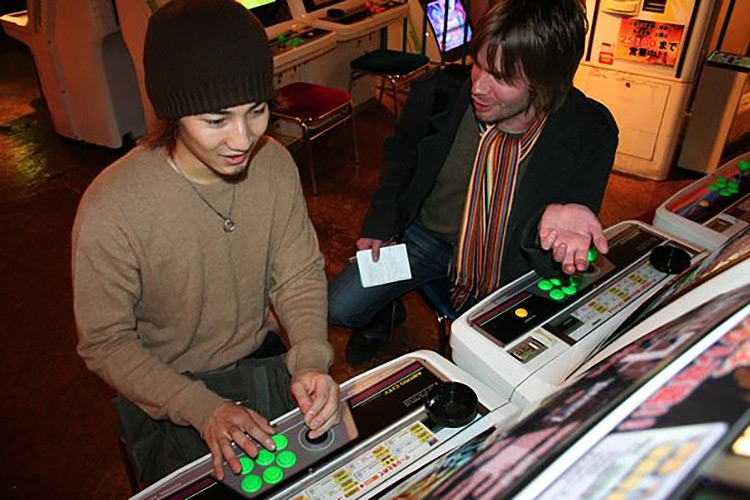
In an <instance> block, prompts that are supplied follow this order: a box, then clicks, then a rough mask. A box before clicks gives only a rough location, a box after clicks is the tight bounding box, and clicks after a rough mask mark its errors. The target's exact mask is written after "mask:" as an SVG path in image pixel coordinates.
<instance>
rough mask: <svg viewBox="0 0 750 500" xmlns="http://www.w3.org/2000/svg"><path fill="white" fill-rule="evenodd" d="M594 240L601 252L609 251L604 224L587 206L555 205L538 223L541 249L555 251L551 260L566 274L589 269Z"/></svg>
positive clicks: (549, 208) (551, 206)
mask: <svg viewBox="0 0 750 500" xmlns="http://www.w3.org/2000/svg"><path fill="white" fill-rule="evenodd" d="M592 241H593V243H594V246H595V247H596V249H598V250H599V251H600V252H601V253H607V251H608V250H609V246H608V244H607V237H606V236H605V235H604V231H603V230H602V225H601V223H599V220H598V219H597V218H596V215H595V214H594V213H593V212H592V211H591V210H589V208H588V207H586V206H584V205H579V204H576V203H568V204H566V205H562V204H557V203H553V204H551V205H548V206H547V208H546V209H545V210H544V214H542V219H541V221H540V222H539V243H540V244H541V246H542V249H544V250H550V249H551V250H552V257H553V258H554V259H555V261H556V262H559V263H560V265H561V266H562V270H563V272H564V273H565V274H573V273H575V272H576V271H585V270H586V268H587V267H588V265H589V262H588V253H589V248H590V246H591V243H592Z"/></svg>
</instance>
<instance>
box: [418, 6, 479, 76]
mask: <svg viewBox="0 0 750 500" xmlns="http://www.w3.org/2000/svg"><path fill="white" fill-rule="evenodd" d="M446 2H447V4H448V9H447V10H446V8H445V5H446ZM426 10H427V19H428V20H429V21H430V28H431V29H432V33H433V34H434V35H435V40H436V41H437V44H438V47H439V49H440V53H441V54H442V55H443V59H444V60H446V61H455V60H457V59H459V58H460V57H462V56H463V55H464V54H465V53H466V52H467V50H466V49H467V47H468V44H469V42H470V41H471V35H472V30H471V21H470V20H469V16H467V15H466V9H465V8H464V6H463V3H462V2H461V0H432V1H429V0H428V1H427V4H426ZM446 25H447V29H446ZM443 37H445V40H443Z"/></svg>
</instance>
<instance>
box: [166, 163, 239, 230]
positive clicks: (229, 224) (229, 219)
mask: <svg viewBox="0 0 750 500" xmlns="http://www.w3.org/2000/svg"><path fill="white" fill-rule="evenodd" d="M167 163H168V164H169V166H170V167H172V170H174V171H175V172H177V175H179V176H180V177H182V179H183V180H184V181H185V182H187V184H188V186H190V187H191V188H193V191H195V194H197V195H198V198H200V199H201V200H203V203H205V204H206V206H207V207H208V208H210V209H211V210H212V211H213V212H214V213H215V214H216V215H218V216H219V217H221V220H223V221H224V232H225V233H231V232H233V231H234V230H235V229H236V228H237V224H235V222H234V197H235V195H236V194H237V184H235V185H234V188H233V189H232V202H231V203H230V204H229V214H228V215H224V214H223V213H221V212H219V211H218V210H216V207H214V206H213V205H211V203H210V202H209V201H208V200H207V199H206V197H205V196H203V194H202V193H201V192H200V191H199V190H198V188H197V187H195V184H193V183H192V181H190V179H188V178H187V176H186V175H185V174H184V173H182V170H180V167H178V166H177V164H176V163H175V162H174V160H172V158H170V157H169V156H167Z"/></svg>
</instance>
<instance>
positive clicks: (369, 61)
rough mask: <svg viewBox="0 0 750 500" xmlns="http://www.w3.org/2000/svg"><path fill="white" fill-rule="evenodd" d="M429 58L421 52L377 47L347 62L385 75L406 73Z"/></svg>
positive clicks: (422, 64)
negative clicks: (411, 52)
mask: <svg viewBox="0 0 750 500" xmlns="http://www.w3.org/2000/svg"><path fill="white" fill-rule="evenodd" d="M429 61H430V60H429V59H428V58H427V56H423V55H422V54H409V53H408V52H399V51H397V50H387V49H379V50H373V51H372V52H368V53H367V54H364V55H362V56H360V57H358V58H356V59H354V60H353V61H352V62H351V63H349V67H350V68H351V69H353V70H357V71H367V72H369V73H383V74H386V75H394V76H395V75H407V74H409V73H411V72H412V71H414V70H417V69H419V68H421V67H422V66H424V65H425V64H427V63H428V62H429Z"/></svg>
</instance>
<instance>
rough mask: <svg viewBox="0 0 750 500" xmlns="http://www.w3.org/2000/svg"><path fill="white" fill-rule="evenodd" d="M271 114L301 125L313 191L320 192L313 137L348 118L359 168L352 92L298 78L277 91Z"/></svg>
mask: <svg viewBox="0 0 750 500" xmlns="http://www.w3.org/2000/svg"><path fill="white" fill-rule="evenodd" d="M271 116H272V117H274V118H276V119H279V120H284V121H287V122H290V123H294V124H296V125H298V126H299V127H300V128H301V129H302V141H303V142H304V143H305V149H306V151H307V160H308V165H309V168H310V179H311V183H312V191H313V194H314V195H317V194H318V186H317V183H316V182H315V160H314V159H313V151H312V145H311V143H312V141H313V140H315V139H317V138H318V137H320V136H321V135H323V134H324V133H326V132H328V131H329V130H331V129H333V128H334V127H337V126H338V125H341V124H342V123H344V122H346V121H347V120H350V121H351V124H352V141H353V145H354V165H355V168H356V169H357V170H358V169H359V153H358V152H357V133H356V129H355V127H354V102H353V101H352V96H351V94H350V93H348V92H346V91H344V90H340V89H337V88H333V87H325V86H323V85H315V84H312V83H305V82H295V83H290V84H289V85H285V86H284V87H281V88H280V89H278V90H277V91H276V101H275V102H274V103H273V104H272V106H271Z"/></svg>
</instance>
